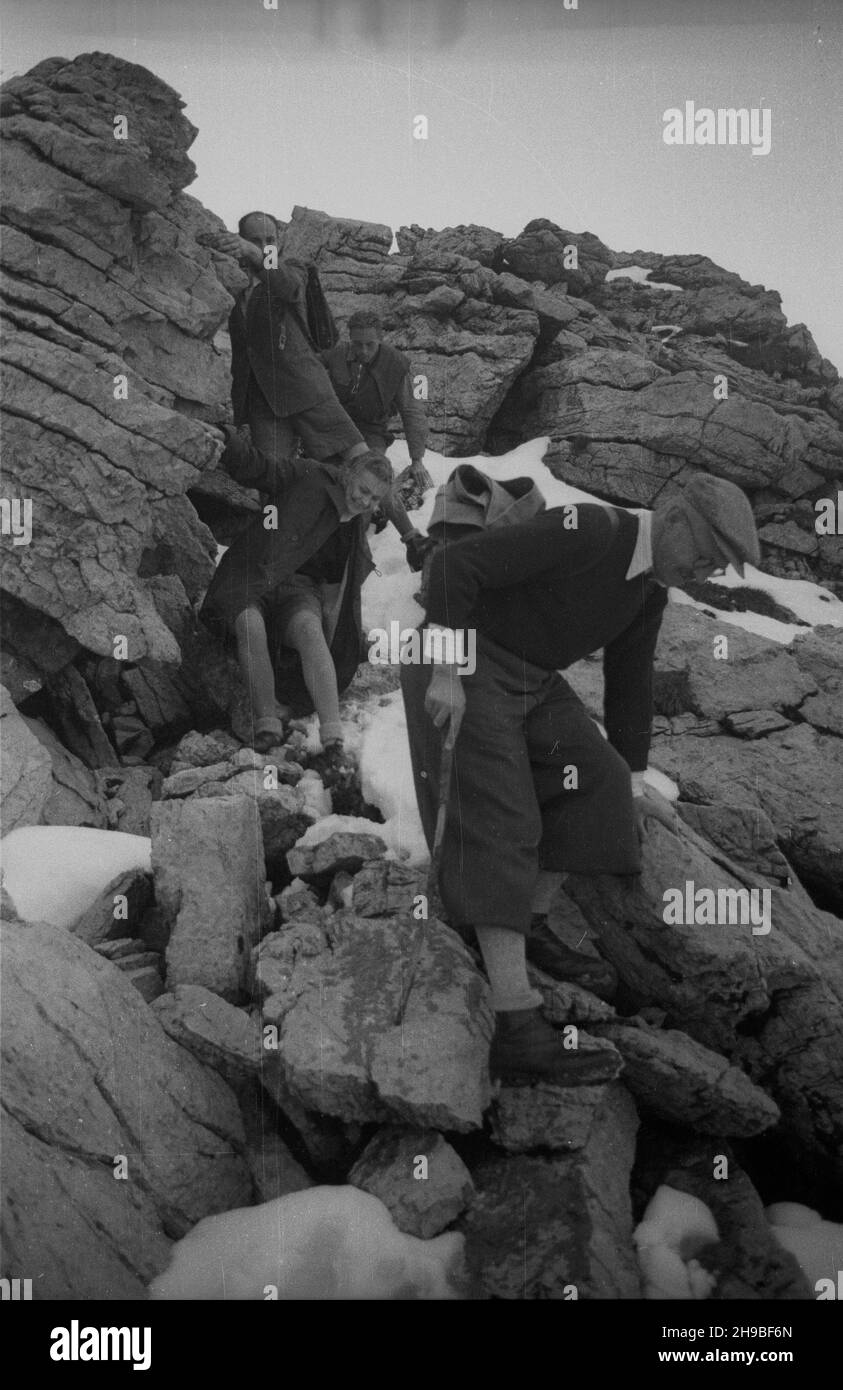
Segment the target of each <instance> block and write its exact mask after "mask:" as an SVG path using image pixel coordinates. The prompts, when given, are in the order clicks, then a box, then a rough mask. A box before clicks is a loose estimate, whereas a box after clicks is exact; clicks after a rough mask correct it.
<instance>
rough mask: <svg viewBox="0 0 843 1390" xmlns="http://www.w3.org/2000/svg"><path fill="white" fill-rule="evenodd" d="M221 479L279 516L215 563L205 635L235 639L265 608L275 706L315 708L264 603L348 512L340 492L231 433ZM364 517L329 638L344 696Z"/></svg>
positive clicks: (258, 525)
mask: <svg viewBox="0 0 843 1390" xmlns="http://www.w3.org/2000/svg"><path fill="white" fill-rule="evenodd" d="M220 462H221V463H222V465H223V467H224V468H225V469H226V471H227V472H228V473H229V474H230V475H231V477H232V478H234V479H235V480H236V481H237V482H238V483H242V484H243V486H244V487H254V488H257V489H258V491H259V492H261V493H263V494H264V495H265V496H266V497H267V498H268V499H269V502H270V503H271V504H272V506H274V507H275V508H277V526H274V527H273V526H271V525H267V524H266V523H267V522H268V521H274V520H276V517H275V516H274V514H273V513H271V512H270V513H267V510H266V508H264V509H263V510H261V512H259V513H258V514H257V515H256V516H255V517H254V518H253V520H252V521H250V522H249V524H248V526H247V527H246V529H245V530H244V531H243V532H242V533H241V534H240V535H239V536H238V537H237V539H236V540H235V541H234V543H233V545H232V546H231V547H230V549H229V550H227V551H226V553H225V555H224V556H223V558H222V560H221V561H220V563H219V566H218V568H217V572H216V574H215V575H214V578H213V579H212V581H211V584H210V587H209V588H208V592H207V594H206V595H205V601H204V603H203V605H202V609H201V613H200V616H201V617H202V619H203V621H205V622H206V623H207V624H208V626H209V627H211V628H213V629H216V630H217V631H219V629H220V628H222V629H223V630H224V631H226V632H228V633H230V632H232V631H233V627H234V619H235V618H236V616H237V614H238V613H239V612H242V610H243V609H244V608H246V607H247V606H249V605H250V604H253V603H257V602H259V601H260V600H264V604H263V606H264V608H265V609H266V607H267V606H268V608H269V620H268V623H267V635H268V637H269V643H270V654H271V656H272V659H273V665H274V666H275V671H276V680H277V682H278V684H279V686H280V687H282V688H279V689H278V695H279V698H284V699H287V700H289V701H291V702H292V703H293V704H296V705H302V706H306V707H308V708H312V702H311V700H310V697H309V696H308V694H307V691H306V688H305V686H304V682H303V680H302V678H301V668H300V663H299V661H298V657H297V655H296V654H295V653H293V652H291V651H290V650H289V649H288V648H285V647H283V645H282V643H281V634H280V633H279V632H278V631H277V628H276V627H275V625H274V624H273V622H272V605H271V601H270V603H269V605H267V604H266V602H265V601H266V599H267V597H268V596H269V595H271V593H272V591H273V590H274V589H276V588H277V586H278V585H279V584H280V583H282V582H283V581H284V580H285V579H288V578H289V577H290V576H291V575H292V574H295V573H296V571H297V570H298V569H299V567H300V566H301V565H303V564H304V563H305V562H306V561H307V560H309V559H310V557H311V556H312V555H315V554H316V552H317V551H318V550H319V549H320V548H321V546H322V545H323V544H324V542H325V541H326V540H327V539H328V537H329V536H330V535H331V534H332V532H334V531H335V530H336V529H337V526H338V525H339V520H340V516H341V515H342V513H343V510H344V508H345V488H344V487H343V485H342V483H341V482H340V481H339V479H338V474H337V472H336V471H335V470H332V469H330V468H329V466H326V465H324V464H319V463H316V462H315V461H314V460H313V459H286V460H282V461H281V462H280V463H276V462H275V461H273V460H272V459H269V458H267V457H266V456H265V455H264V454H261V453H259V452H258V450H257V449H255V448H254V446H253V445H252V444H250V443H248V442H247V440H246V439H245V438H244V437H243V436H241V435H237V434H234V433H231V434H230V436H229V442H228V444H227V446H226V448H225V451H224V452H223V455H222V458H221V460H220ZM367 525H368V517H367V516H366V515H363V516H357V517H355V518H354V519H353V520H352V522H351V526H352V528H353V530H352V543H351V551H350V553H349V557H348V563H347V566H346V573H345V583H344V586H343V592H342V597H341V602H340V611H339V614H338V617H337V622H336V627H335V629H334V635H333V638H332V641H331V644H330V651H331V656H332V658H333V661H334V666H335V667H336V671H337V684H338V687H339V689H340V691H341V692H342V691H343V690H345V688H346V686H347V685H348V684H349V682H350V681H351V679H352V677H353V676H354V673H355V671H356V670H357V667H358V666H359V664H360V659H361V652H362V615H361V604H360V590H361V588H362V586H363V582H364V580H365V579H366V578H367V576H368V575H369V574H370V573H371V572H372V570H373V569H374V567H375V566H374V561H373V560H372V555H371V552H370V550H369V545H368V542H367V540H366V528H367Z"/></svg>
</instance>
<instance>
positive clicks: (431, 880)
mask: <svg viewBox="0 0 843 1390" xmlns="http://www.w3.org/2000/svg"><path fill="white" fill-rule="evenodd" d="M462 716H463V711H462V710H457V711H455V712H454V713H453V714H452V715H451V717H450V719H449V720H448V732H447V733H446V735H445V738H444V741H443V743H442V761H441V763H440V764H439V807H438V810H437V812H436V830H435V831H434V835H433V849H432V851H431V855H430V873H429V874H428V877H427V898H428V902H429V901H430V899H431V898H434V897H435V898H438V897H439V888H438V884H439V870H440V869H441V867H442V850H443V847H444V843H445V821H446V820H447V818H448V793H449V792H450V790H451V773H452V772H453V769H454V744H455V743H456V741H457V734H458V733H459V731H460V724H461V723H462Z"/></svg>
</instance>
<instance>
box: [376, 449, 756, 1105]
mask: <svg viewBox="0 0 843 1390" xmlns="http://www.w3.org/2000/svg"><path fill="white" fill-rule="evenodd" d="M572 516H573V519H574V520H575V523H576V524H575V526H573V527H572V525H571V520H572ZM758 559H759V546H758V539H757V536H756V532H755V525H754V521H753V516H752V510H751V508H750V506H749V503H748V501H747V499H746V497H745V496H744V495H743V493H742V492H741V491H740V489H739V488H737V487H735V486H734V484H732V483H728V482H725V481H723V480H722V479H719V478H712V477H708V476H704V475H701V476H699V477H698V478H695V479H694V480H693V482H692V483H691V484H690V485H689V486H688V487H687V488H686V489H685V491H684V493H683V494H682V495H681V496H680V497H679V498H678V499H674V500H671V501H668V502H665V503H662V504H660V505H659V506H657V507H656V509H655V511H654V512H653V513H643V514H642V515H641V516H640V517H637V516H635V515H633V514H632V513H630V512H627V511H622V510H620V509H617V508H614V507H602V506H598V505H595V504H580V505H578V506H577V507H576V508H575V509H574V512H573V513H571V510H570V509H569V508H565V507H557V508H551V509H549V510H548V511H546V512H544V513H543V514H542V515H540V516H536V517H535V518H534V519H532V520H529V521H525V522H522V523H519V524H517V525H513V526H502V527H499V528H496V527H494V526H491V527H490V528H489V529H487V530H483V531H477V532H475V534H473V535H469V536H466V537H465V538H463V539H460V540H455V541H454V542H453V543H451V544H447V545H444V546H442V547H441V548H440V549H439V550H437V551H436V552H435V553H434V554H433V557H432V560H431V561H430V568H429V575H428V586H427V600H426V602H427V614H426V622H427V628H426V631H425V634H424V641H426V642H427V644H428V660H429V661H430V662H431V663H432V664H433V674H432V676H431V675H430V674H429V672H428V670H427V668H426V667H425V666H424V665H415V666H411V665H405V666H402V668H401V685H402V691H403V695H404V703H405V708H406V713H407V728H408V735H409V740H410V748H411V754H412V762H413V774H414V780H415V788H416V797H417V800H418V804H419V810H420V813H421V817H422V822H423V825H424V828H425V834H426V836H427V840H428V844H429V845H431V844H432V841H433V835H434V827H435V824H436V814H437V796H438V787H439V767H440V759H441V749H442V741H443V735H444V731H445V729H446V727H447V725H448V724H449V722H450V720H452V719H456V720H457V722H458V723H459V720H460V718H461V724H459V730H458V733H457V738H456V745H455V749H454V762H453V772H452V778H451V788H450V797H449V803H448V818H447V821H446V825H445V835H444V847H443V853H442V863H441V871H440V876H439V891H440V894H441V897H442V901H443V903H444V906H445V908H446V910H447V912H448V915H449V918H450V921H451V923H452V925H453V926H455V927H456V928H457V930H459V931H460V932H462V933H463V934H465V935H469V936H470V935H471V934H474V935H476V937H477V941H478V943H479V945H480V949H481V952H482V955H483V958H484V962H485V964H486V968H487V972H488V975H489V980H490V983H491V986H492V995H493V1004H494V1007H495V1009H496V1017H497V1027H496V1032H495V1036H494V1039H493V1043H492V1053H491V1058H490V1066H491V1070H492V1072H493V1075H495V1076H499V1077H501V1078H503V1079H508V1080H510V1081H511V1082H516V1083H517V1082H518V1081H523V1080H525V1079H526V1080H530V1079H532V1080H535V1079H536V1078H537V1077H544V1078H545V1079H549V1080H553V1081H556V1082H557V1083H558V1084H560V1085H577V1084H588V1083H591V1082H595V1081H600V1080H604V1079H607V1078H608V1076H609V1074H610V1072H611V1064H610V1061H607V1060H606V1056H605V1054H602V1056H601V1054H600V1053H596V1052H593V1051H592V1052H589V1051H584V1050H580V1051H568V1050H565V1049H564V1048H563V1045H562V1040H561V1037H560V1035H559V1034H557V1033H555V1032H554V1030H553V1029H552V1028H551V1026H550V1025H549V1024H548V1023H547V1022H546V1021H545V1020H544V1018H543V1017H542V1015H541V1014H540V1012H539V1009H538V1005H539V1004H540V1003H541V997H540V996H539V995H538V994H537V993H536V992H535V991H534V990H532V989H531V988H530V985H529V983H528V980H527V973H526V960H530V961H532V962H533V963H534V964H536V965H539V966H540V967H542V968H543V969H545V970H548V971H550V972H551V973H553V974H554V975H556V976H557V977H558V978H562V979H572V978H576V976H577V974H578V973H579V972H578V970H577V963H578V953H576V952H569V951H567V950H566V948H564V947H563V946H562V945H561V943H559V942H558V941H557V940H556V938H555V937H554V936H553V934H552V933H550V932H549V930H548V929H547V925H546V913H547V911H548V908H549V906H550V898H551V896H552V895H553V893H554V892H555V891H556V890H557V889H558V886H559V883H560V875H561V873H563V872H572V873H577V874H589V875H592V874H605V873H609V874H623V875H627V874H636V873H639V872H640V869H641V852H640V845H639V833H640V832H642V831H643V826H644V822H645V819H646V817H647V816H655V817H657V818H658V819H660V820H664V821H665V822H666V823H667V824H670V825H674V824H675V820H674V812H673V810H672V808H671V806H670V803H669V802H667V801H665V800H664V799H663V798H660V797H659V795H658V793H656V792H654V791H653V790H651V789H650V788H646V789H645V784H644V773H645V770H646V768H647V760H648V753H649V746H650V728H651V721H652V693H651V692H652V669H653V655H654V652H655V648H656V641H657V638H658V634H659V627H660V624H661V620H662V615H663V613H664V609H665V606H666V604H667V586H668V585H676V586H678V587H682V586H683V585H684V584H687V583H688V582H689V581H691V580H692V579H696V580H702V579H705V578H707V577H708V576H710V575H711V574H713V573H714V572H715V571H716V570H717V569H718V568H720V567H724V566H725V565H727V564H729V563H731V564H734V565H735V567H736V568H738V569H739V572H740V573H742V572H743V563H744V561H746V560H751V561H752V562H753V563H754V564H757V563H758ZM437 628H439V629H445V631H444V632H442V633H440V636H439V639H438V641H439V644H438V646H436V645H434V644H432V642H431V638H432V635H433V633H434V632H435V630H436V629H437ZM461 629H464V630H470V629H474V630H475V631H476V669H475V670H474V672H473V674H468V668H467V669H466V673H464V674H459V668H458V666H457V665H455V664H451V665H447V664H445V663H444V662H442V661H441V658H442V657H443V655H444V656H446V657H447V655H448V652H449V650H450V654H451V656H452V657H453V653H454V652H459V651H460V650H462V651H466V650H470V649H471V643H470V640H468V638H467V636H466V635H464V636H463V639H462V645H461V646H460V643H459V641H458V640H457V639H458V638H459V636H460V631H459V630H461ZM454 630H456V636H455V635H454ZM449 633H450V637H448V634H449ZM446 638H447V640H448V642H449V643H450V648H448V646H447V645H446ZM600 648H602V649H603V671H604V682H605V699H604V722H605V727H606V733H607V735H608V738H606V739H604V738H603V736H602V735H601V733H600V731H599V729H598V727H597V725H596V724H595V722H594V721H593V720H592V719H591V718H590V717H589V715H588V713H587V711H586V709H585V706H584V705H583V703H582V701H581V700H580V699H579V697H578V696H577V695H576V694H575V693H574V691H573V690H572V689H571V687H570V686H569V685H568V684H567V682H566V681H565V680H564V679H563V678H562V676H561V675H559V671H560V670H564V669H565V668H566V667H567V666H570V665H571V664H572V663H573V662H575V661H579V660H580V659H581V658H582V657H585V656H587V655H588V654H589V653H592V652H595V651H597V650H599V649H600ZM437 662H438V663H439V664H437ZM637 832H639V833H637ZM534 914H535V915H534ZM525 947H526V957H525ZM581 959H582V958H581V957H580V960H581ZM607 1067H608V1068H609V1070H608V1071H607V1070H606V1068H607Z"/></svg>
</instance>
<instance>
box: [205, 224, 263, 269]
mask: <svg viewBox="0 0 843 1390" xmlns="http://www.w3.org/2000/svg"><path fill="white" fill-rule="evenodd" d="M213 247H214V250H215V251H221V252H222V254H223V255H224V256H233V258H234V260H235V261H240V262H243V261H245V262H246V263H247V264H248V265H253V266H254V267H255V268H256V269H258V270H259V269H260V267H261V266H262V265H263V252H262V251H261V249H260V247H259V246H253V244H252V242H251V241H246V240H244V238H243V237H241V236H238V235H237V233H236V232H219V233H217V235H216V236H215V237H214V241H213Z"/></svg>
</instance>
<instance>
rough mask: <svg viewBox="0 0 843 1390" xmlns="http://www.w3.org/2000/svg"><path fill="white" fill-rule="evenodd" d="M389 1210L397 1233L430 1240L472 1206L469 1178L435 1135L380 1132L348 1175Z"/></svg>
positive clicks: (454, 1154)
mask: <svg viewBox="0 0 843 1390" xmlns="http://www.w3.org/2000/svg"><path fill="white" fill-rule="evenodd" d="M348 1180H349V1182H350V1183H351V1184H352V1185H353V1186H354V1187H361V1188H362V1189H363V1191H364V1192H371V1193H372V1196H374V1197H379V1198H380V1200H381V1201H382V1202H383V1204H384V1206H385V1207H388V1209H389V1211H390V1213H391V1216H392V1219H393V1221H394V1222H395V1224H396V1226H397V1227H398V1229H399V1231H406V1232H407V1233H408V1235H411V1236H420V1237H421V1238H422V1240H429V1239H430V1238H431V1236H437V1235H439V1233H440V1231H444V1229H445V1227H446V1226H450V1225H451V1223H452V1222H453V1221H455V1220H456V1218H457V1217H458V1216H460V1215H461V1213H462V1212H463V1211H465V1209H466V1207H467V1206H468V1205H469V1204H470V1202H471V1198H472V1196H473V1193H474V1184H473V1183H472V1181H471V1174H470V1173H469V1171H468V1169H467V1168H466V1166H465V1164H464V1163H463V1161H462V1159H461V1158H460V1156H459V1154H458V1153H457V1152H456V1151H455V1150H454V1149H453V1148H452V1147H451V1145H450V1144H449V1143H447V1141H446V1140H445V1139H443V1137H442V1135H441V1134H438V1133H437V1132H436V1131H435V1130H401V1129H397V1128H392V1127H391V1126H385V1127H384V1128H383V1129H381V1130H379V1131H378V1133H377V1134H376V1135H375V1137H374V1139H372V1140H371V1142H370V1143H369V1144H367V1145H366V1148H365V1149H364V1150H363V1152H362V1154H361V1155H360V1157H359V1158H358V1160H357V1162H356V1163H355V1165H354V1167H353V1168H352V1170H351V1172H350V1173H349V1175H348Z"/></svg>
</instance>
